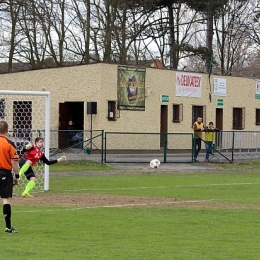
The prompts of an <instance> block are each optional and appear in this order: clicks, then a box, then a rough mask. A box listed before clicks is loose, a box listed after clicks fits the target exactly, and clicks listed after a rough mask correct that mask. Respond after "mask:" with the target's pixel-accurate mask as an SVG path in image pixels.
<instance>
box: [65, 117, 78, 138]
mask: <svg viewBox="0 0 260 260" xmlns="http://www.w3.org/2000/svg"><path fill="white" fill-rule="evenodd" d="M75 129H76V128H75V126H74V124H73V121H72V120H70V121H69V122H68V127H67V130H69V131H68V138H69V139H72V137H73V136H75V135H76V131H75Z"/></svg>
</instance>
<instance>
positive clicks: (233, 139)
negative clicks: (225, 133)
mask: <svg viewBox="0 0 260 260" xmlns="http://www.w3.org/2000/svg"><path fill="white" fill-rule="evenodd" d="M234 145H235V132H234V131H233V132H232V152H231V162H233V160H234V149H235V148H234Z"/></svg>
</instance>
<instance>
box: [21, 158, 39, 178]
mask: <svg viewBox="0 0 260 260" xmlns="http://www.w3.org/2000/svg"><path fill="white" fill-rule="evenodd" d="M26 162H27V159H24V158H22V159H20V161H19V166H20V168H22V167H23V165H24V164H25V163H26ZM24 175H25V177H26V179H27V180H28V181H29V180H30V179H31V178H32V177H35V174H34V171H33V169H32V167H31V166H30V167H29V168H28V170H27V171H26V172H25V173H24Z"/></svg>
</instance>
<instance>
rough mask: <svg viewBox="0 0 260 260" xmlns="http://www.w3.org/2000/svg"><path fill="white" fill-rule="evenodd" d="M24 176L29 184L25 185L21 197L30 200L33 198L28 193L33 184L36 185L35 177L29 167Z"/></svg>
mask: <svg viewBox="0 0 260 260" xmlns="http://www.w3.org/2000/svg"><path fill="white" fill-rule="evenodd" d="M24 175H25V176H26V179H27V180H28V181H29V182H28V183H27V185H26V187H25V190H24V192H23V193H22V196H23V197H30V198H32V197H33V196H32V195H31V194H30V193H29V191H31V190H32V189H33V188H34V186H35V183H36V177H35V174H34V172H33V169H32V167H29V169H28V170H27V171H26V172H25V173H24Z"/></svg>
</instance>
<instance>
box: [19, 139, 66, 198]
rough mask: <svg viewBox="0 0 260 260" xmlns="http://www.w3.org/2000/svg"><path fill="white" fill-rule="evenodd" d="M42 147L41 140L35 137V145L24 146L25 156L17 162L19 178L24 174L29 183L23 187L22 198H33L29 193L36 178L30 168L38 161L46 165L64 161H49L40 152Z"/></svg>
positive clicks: (63, 158)
mask: <svg viewBox="0 0 260 260" xmlns="http://www.w3.org/2000/svg"><path fill="white" fill-rule="evenodd" d="M43 146H44V140H43V138H42V137H37V138H36V139H35V145H34V144H31V143H29V144H27V145H26V146H25V149H26V154H25V155H24V156H22V158H21V159H20V161H19V165H20V171H19V176H20V177H21V176H22V175H23V174H24V175H25V177H26V179H27V180H28V181H29V182H28V184H27V185H26V187H25V190H24V192H23V193H22V196H23V197H29V198H32V197H33V196H32V195H31V194H30V193H29V191H30V190H31V189H33V187H34V186H35V183H36V177H35V174H34V171H33V169H32V166H34V165H35V164H36V163H37V162H38V161H39V160H41V161H42V162H43V163H45V164H47V165H52V164H55V163H58V162H62V161H66V156H61V157H60V158H59V159H57V160H53V161H49V160H48V159H47V158H46V157H45V155H44V153H43V152H42V150H41V149H42V147H43Z"/></svg>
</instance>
